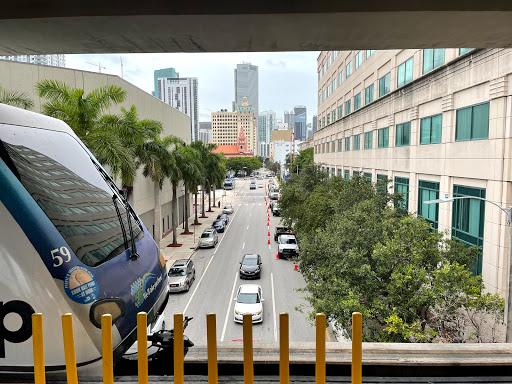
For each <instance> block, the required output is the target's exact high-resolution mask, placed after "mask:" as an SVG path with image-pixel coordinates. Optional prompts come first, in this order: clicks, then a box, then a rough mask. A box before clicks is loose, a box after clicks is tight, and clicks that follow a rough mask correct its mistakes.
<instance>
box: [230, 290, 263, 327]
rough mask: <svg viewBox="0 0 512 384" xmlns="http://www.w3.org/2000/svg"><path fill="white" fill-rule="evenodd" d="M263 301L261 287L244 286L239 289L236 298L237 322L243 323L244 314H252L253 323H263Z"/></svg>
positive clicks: (235, 316) (235, 312) (235, 315)
mask: <svg viewBox="0 0 512 384" xmlns="http://www.w3.org/2000/svg"><path fill="white" fill-rule="evenodd" d="M263 300H264V299H263V297H262V295H261V286H260V285H257V284H242V285H241V286H240V287H239V288H238V292H237V294H236V298H235V309H234V320H235V322H236V323H243V321H244V314H245V313H250V314H251V315H252V322H253V323H261V322H262V321H263Z"/></svg>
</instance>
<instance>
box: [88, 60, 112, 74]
mask: <svg viewBox="0 0 512 384" xmlns="http://www.w3.org/2000/svg"><path fill="white" fill-rule="evenodd" d="M87 64H90V65H94V66H95V67H98V73H101V70H102V69H107V68H106V67H102V66H101V63H91V62H89V61H88V62H87Z"/></svg>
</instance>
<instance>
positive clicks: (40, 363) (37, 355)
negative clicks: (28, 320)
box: [32, 313, 46, 384]
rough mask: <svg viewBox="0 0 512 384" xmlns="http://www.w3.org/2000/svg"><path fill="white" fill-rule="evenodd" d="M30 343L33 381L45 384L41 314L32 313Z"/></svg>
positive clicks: (37, 383)
mask: <svg viewBox="0 0 512 384" xmlns="http://www.w3.org/2000/svg"><path fill="white" fill-rule="evenodd" d="M32 344H33V349H34V383H35V384H45V383H46V378H45V370H44V342H43V314H42V313H33V314H32Z"/></svg>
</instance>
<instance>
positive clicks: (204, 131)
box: [199, 121, 212, 144]
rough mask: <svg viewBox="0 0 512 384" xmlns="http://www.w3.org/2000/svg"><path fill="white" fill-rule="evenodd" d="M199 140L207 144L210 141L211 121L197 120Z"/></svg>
mask: <svg viewBox="0 0 512 384" xmlns="http://www.w3.org/2000/svg"><path fill="white" fill-rule="evenodd" d="M199 140H201V141H202V142H203V143H205V144H208V143H211V142H212V122H211V121H200V122H199Z"/></svg>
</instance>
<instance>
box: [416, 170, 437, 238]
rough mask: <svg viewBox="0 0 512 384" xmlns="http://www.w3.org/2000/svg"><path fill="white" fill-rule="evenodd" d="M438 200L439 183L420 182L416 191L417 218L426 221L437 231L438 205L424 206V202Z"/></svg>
mask: <svg viewBox="0 0 512 384" xmlns="http://www.w3.org/2000/svg"><path fill="white" fill-rule="evenodd" d="M435 199H439V183H436V182H433V181H424V180H420V183H419V189H418V216H422V217H423V218H424V219H425V220H427V221H428V222H429V223H430V224H432V227H433V228H434V229H437V225H438V216H439V204H425V203H424V202H425V201H429V200H435Z"/></svg>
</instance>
